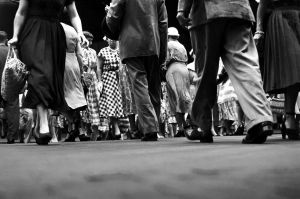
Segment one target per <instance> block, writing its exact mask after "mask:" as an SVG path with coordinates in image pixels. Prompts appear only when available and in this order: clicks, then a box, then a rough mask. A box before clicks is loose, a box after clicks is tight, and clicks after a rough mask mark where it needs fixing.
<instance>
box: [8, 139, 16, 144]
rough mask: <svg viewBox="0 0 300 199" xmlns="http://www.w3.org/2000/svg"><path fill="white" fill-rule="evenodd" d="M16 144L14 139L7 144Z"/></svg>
mask: <svg viewBox="0 0 300 199" xmlns="http://www.w3.org/2000/svg"><path fill="white" fill-rule="evenodd" d="M14 143H15V140H14V139H11V140H7V144H14Z"/></svg>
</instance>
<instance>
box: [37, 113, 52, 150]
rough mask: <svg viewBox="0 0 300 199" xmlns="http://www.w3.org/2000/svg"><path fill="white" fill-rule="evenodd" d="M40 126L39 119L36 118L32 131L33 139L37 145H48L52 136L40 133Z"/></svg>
mask: <svg viewBox="0 0 300 199" xmlns="http://www.w3.org/2000/svg"><path fill="white" fill-rule="evenodd" d="M39 131H40V124H39V117H38V116H37V117H36V122H35V127H34V129H33V136H34V139H35V142H36V143H37V144H38V145H48V143H49V142H50V140H51V139H52V136H51V134H50V132H49V133H40V132H39Z"/></svg>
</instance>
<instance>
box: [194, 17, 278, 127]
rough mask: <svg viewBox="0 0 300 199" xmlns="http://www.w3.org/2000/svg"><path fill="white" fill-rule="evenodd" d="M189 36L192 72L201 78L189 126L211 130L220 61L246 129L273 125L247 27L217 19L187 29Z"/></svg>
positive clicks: (237, 20) (243, 23)
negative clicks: (235, 96)
mask: <svg viewBox="0 0 300 199" xmlns="http://www.w3.org/2000/svg"><path fill="white" fill-rule="evenodd" d="M190 34H191V41H192V45H193V49H194V51H195V55H196V62H195V67H196V72H197V74H198V76H199V77H201V79H200V81H199V83H198V90H197V94H196V97H195V100H194V103H193V106H192V114H191V115H192V119H193V122H194V123H195V124H197V125H198V126H199V127H200V128H201V129H202V130H210V128H211V125H212V117H211V110H212V108H213V106H214V104H215V101H216V96H217V95H216V93H217V84H216V77H217V73H218V68H219V59H220V58H222V61H223V64H224V67H225V69H226V71H227V73H228V75H229V78H230V80H231V82H232V85H233V87H234V89H235V92H236V94H237V96H238V99H239V103H240V105H241V107H242V109H243V110H244V112H245V115H246V116H247V121H246V128H247V129H250V128H252V127H253V126H254V125H256V124H258V123H260V122H264V121H273V117H272V112H271V109H270V106H269V103H268V101H267V99H266V95H265V92H264V90H263V87H262V78H261V74H260V70H259V63H258V54H257V50H256V46H255V44H254V41H253V37H252V33H251V23H250V22H248V21H245V20H241V19H232V18H220V19H216V20H213V21H211V22H209V23H207V24H204V25H201V26H199V27H196V28H193V29H191V30H190Z"/></svg>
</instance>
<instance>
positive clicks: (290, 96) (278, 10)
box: [254, 0, 300, 139]
mask: <svg viewBox="0 0 300 199" xmlns="http://www.w3.org/2000/svg"><path fill="white" fill-rule="evenodd" d="M264 36H265V43H264V44H263V45H264V73H263V82H264V88H265V90H266V92H268V93H275V94H278V93H284V94H285V105H284V106H285V123H284V127H285V128H283V131H284V133H286V134H287V135H288V138H289V139H299V125H298V124H297V122H296V118H295V104H296V100H297V96H298V92H299V91H300V1H299V0H261V1H260V4H259V8H258V15H257V30H256V33H255V36H254V39H255V40H256V42H257V44H258V45H261V44H262V43H263V42H262V41H263V37H264Z"/></svg>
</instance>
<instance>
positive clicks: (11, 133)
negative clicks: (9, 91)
mask: <svg viewBox="0 0 300 199" xmlns="http://www.w3.org/2000/svg"><path fill="white" fill-rule="evenodd" d="M6 43H7V34H6V32H4V31H0V77H2V73H3V69H4V65H5V62H6V57H7V53H8V47H7V45H6ZM0 88H1V81H0ZM0 98H1V99H0V100H1V101H3V104H4V110H5V113H6V120H5V121H4V122H5V123H6V125H4V126H7V143H8V144H14V142H15V140H16V139H17V138H18V130H19V115H20V113H19V98H17V99H15V100H10V101H4V100H3V99H2V97H1V95H0Z"/></svg>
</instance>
